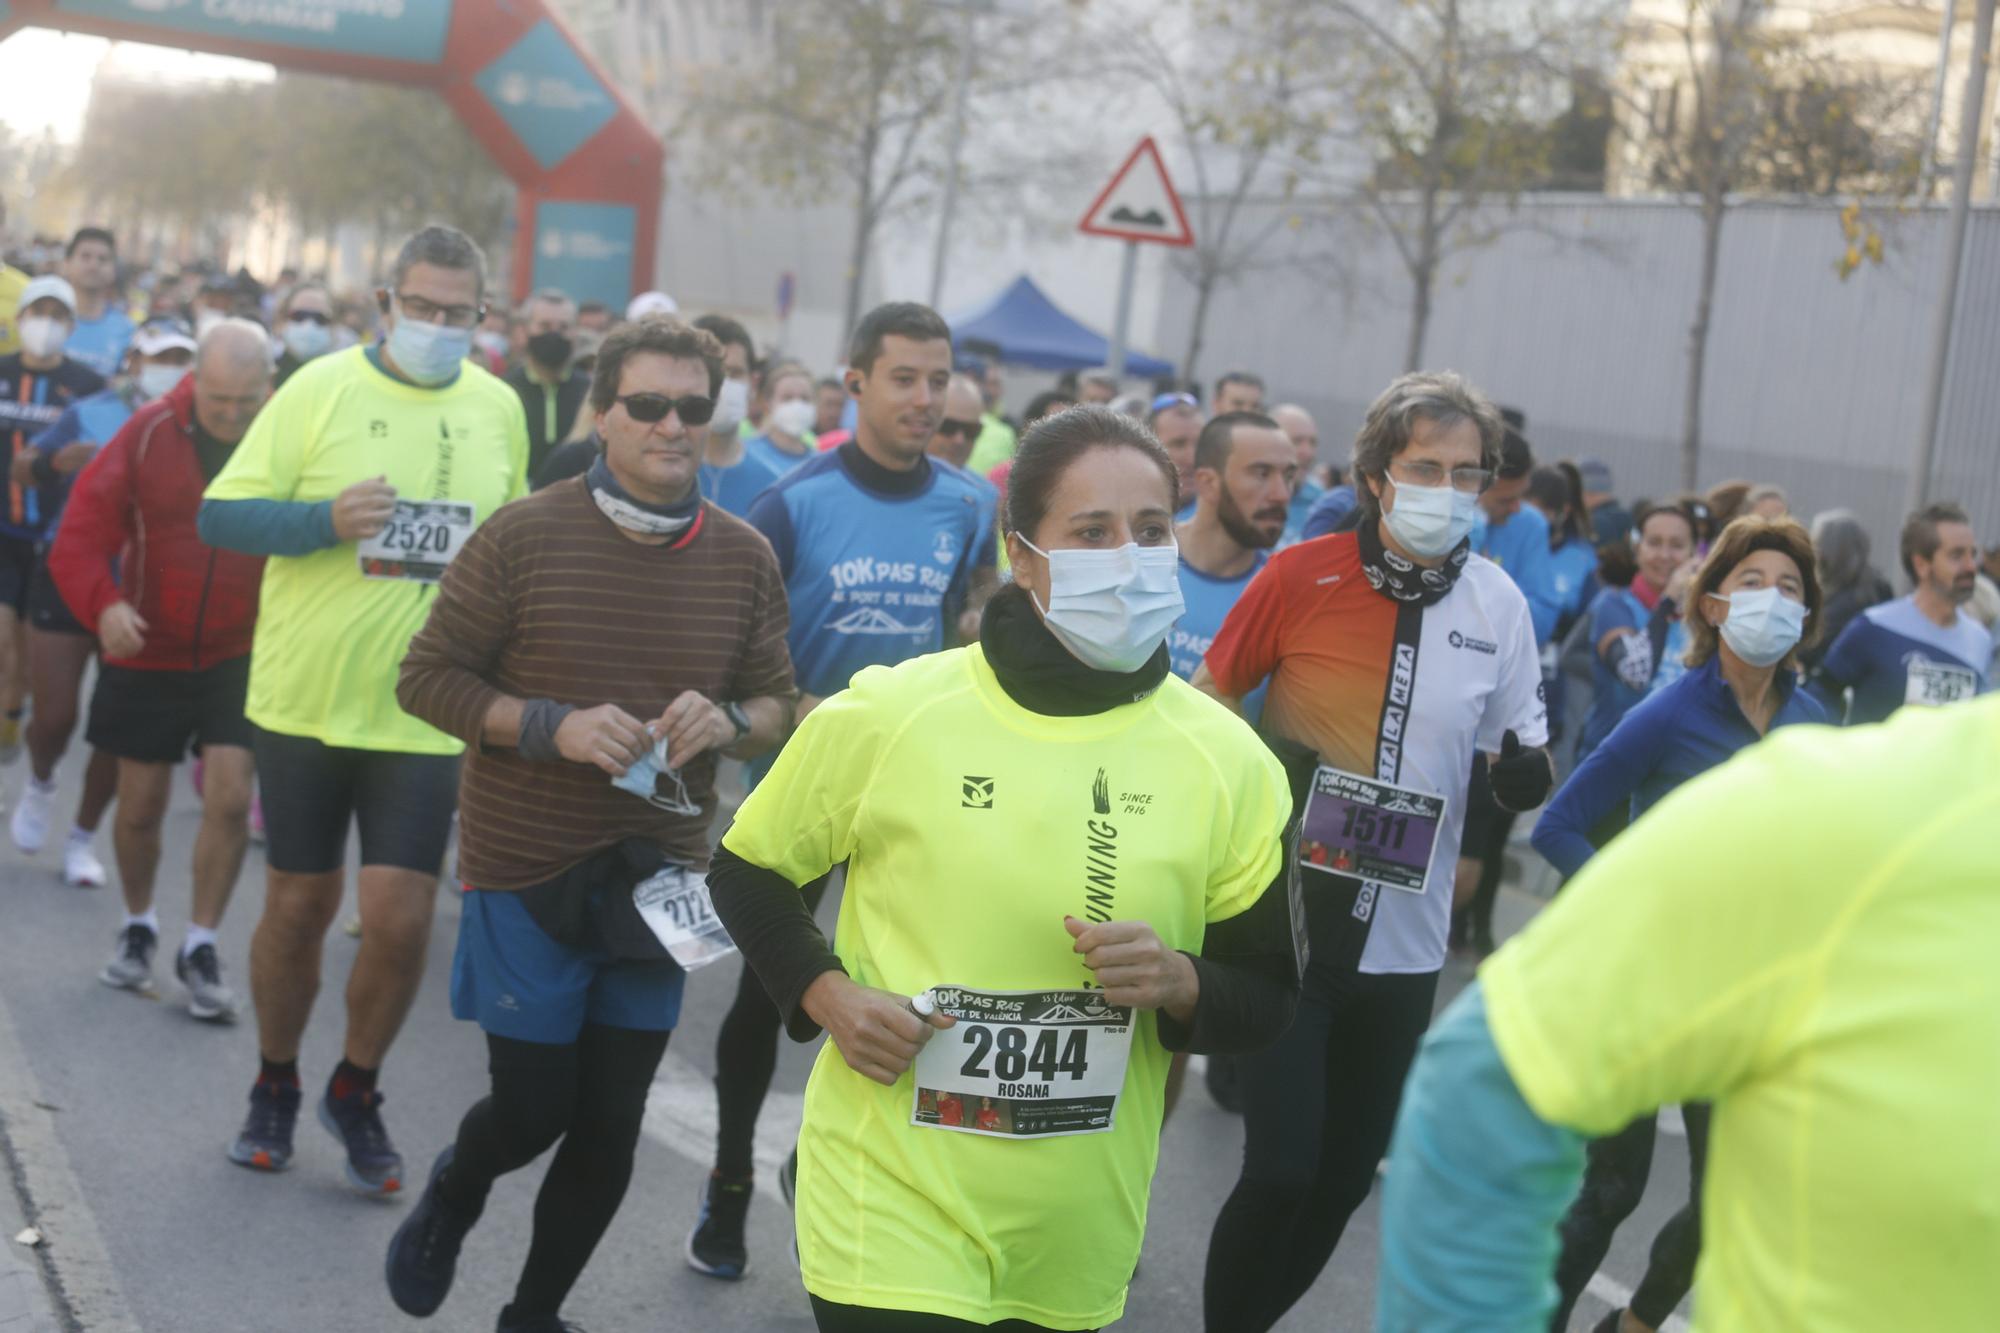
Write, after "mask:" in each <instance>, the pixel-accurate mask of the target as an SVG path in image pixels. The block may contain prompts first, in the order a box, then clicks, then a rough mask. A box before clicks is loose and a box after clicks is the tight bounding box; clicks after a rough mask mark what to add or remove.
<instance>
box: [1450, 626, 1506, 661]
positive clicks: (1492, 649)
mask: <svg viewBox="0 0 2000 1333" xmlns="http://www.w3.org/2000/svg"><path fill="white" fill-rule="evenodd" d="M1445 641H1446V642H1447V643H1449V644H1450V645H1451V646H1452V647H1454V648H1470V649H1471V650H1472V651H1473V652H1475V653H1485V654H1486V655H1487V656H1488V657H1495V656H1498V655H1499V652H1500V645H1499V644H1497V643H1488V642H1487V641H1486V640H1484V639H1475V638H1473V637H1472V636H1471V635H1470V634H1460V633H1459V632H1458V631H1457V630H1453V631H1452V632H1451V633H1450V634H1449V635H1447V636H1446V638H1445Z"/></svg>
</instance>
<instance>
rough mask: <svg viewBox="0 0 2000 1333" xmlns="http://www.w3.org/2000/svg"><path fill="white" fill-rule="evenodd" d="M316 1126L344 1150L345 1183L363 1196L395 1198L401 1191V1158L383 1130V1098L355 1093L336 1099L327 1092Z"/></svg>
mask: <svg viewBox="0 0 2000 1333" xmlns="http://www.w3.org/2000/svg"><path fill="white" fill-rule="evenodd" d="M319 1122H320V1124H322V1125H324V1126H326V1132H327V1133H329V1134H331V1135H333V1137H335V1138H336V1139H339V1140H340V1142H341V1146H342V1147H344V1148H346V1149H347V1183H348V1184H349V1185H352V1186H353V1187H354V1188H355V1189H356V1190H359V1191H360V1192H361V1193H363V1194H382V1195H388V1194H394V1193H396V1192H397V1191H399V1190H401V1189H402V1188H403V1157H402V1154H401V1153H399V1152H397V1151H396V1147H395V1145H394V1144H392V1143H390V1142H389V1131H388V1130H386V1129H384V1128H383V1127H382V1094H381V1093H379V1092H357V1093H355V1094H354V1095H353V1096H351V1097H342V1098H339V1099H337V1100H336V1099H335V1097H334V1095H333V1090H332V1089H331V1088H329V1089H328V1090H327V1093H326V1096H324V1097H322V1098H320V1100H319Z"/></svg>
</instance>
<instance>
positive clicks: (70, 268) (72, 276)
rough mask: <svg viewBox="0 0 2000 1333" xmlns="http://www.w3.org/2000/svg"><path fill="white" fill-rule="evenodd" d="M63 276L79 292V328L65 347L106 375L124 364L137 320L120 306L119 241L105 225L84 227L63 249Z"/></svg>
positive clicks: (77, 300) (70, 353) (109, 376)
mask: <svg viewBox="0 0 2000 1333" xmlns="http://www.w3.org/2000/svg"><path fill="white" fill-rule="evenodd" d="M62 273H63V277H64V278H66V279H68V280H69V285H70V287H71V288H73V289H74V290H75V292H76V327H75V328H74V329H72V330H71V331H70V335H69V341H68V342H67V343H65V344H64V345H63V352H64V353H65V354H66V355H67V356H69V357H70V359H71V360H74V361H81V362H82V363H83V364H84V365H86V366H89V367H90V368H91V369H92V370H94V371H96V372H97V373H98V374H99V375H100V376H102V377H103V378H105V379H109V378H111V376H113V375H115V374H117V373H118V368H119V367H120V366H122V365H124V364H125V349H126V347H127V346H129V345H130V344H131V341H132V333H133V328H132V319H131V316H129V315H127V314H126V313H125V312H124V311H123V310H121V309H119V307H118V302H117V301H116V300H115V299H114V298H115V297H116V296H117V294H118V241H117V239H116V238H115V237H114V236H112V234H111V233H110V232H108V231H106V230H105V229H104V228H102V227H79V228H78V229H77V232H76V234H75V235H74V236H72V237H70V238H69V248H68V249H67V250H65V251H64V252H63V266H62Z"/></svg>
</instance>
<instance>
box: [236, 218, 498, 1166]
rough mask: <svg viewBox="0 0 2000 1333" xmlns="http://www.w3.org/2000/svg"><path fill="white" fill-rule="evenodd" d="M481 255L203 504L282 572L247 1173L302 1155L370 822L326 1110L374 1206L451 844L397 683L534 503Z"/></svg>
mask: <svg viewBox="0 0 2000 1333" xmlns="http://www.w3.org/2000/svg"><path fill="white" fill-rule="evenodd" d="M485 278H486V261H485V257H484V256H483V255H481V254H480V252H479V247H478V246H476V245H474V244H473V242H472V240H471V239H470V238H469V237H467V236H466V235H465V234H464V233H462V232H458V231H454V230H452V229H451V228H449V227H426V228H424V229H423V230H422V231H420V232H418V233H416V234H415V235H414V236H412V237H410V239H409V240H407V241H406V242H404V244H403V246H402V249H401V250H400V252H399V253H398V254H397V256H396V263H395V269H394V273H393V281H392V282H391V284H390V286H388V287H385V288H383V289H382V290H381V291H380V292H378V293H377V299H378V301H379V303H380V305H381V308H382V316H383V322H384V324H385V325H386V326H387V327H388V331H389V332H388V336H387V337H386V338H385V339H384V340H383V342H382V343H381V344H379V345H377V346H373V347H368V348H358V347H357V348H353V349H350V350H348V351H345V352H339V353H334V354H331V355H328V356H323V357H321V358H319V359H318V360H316V361H314V362H312V363H311V364H309V365H308V366H306V367H305V368H304V369H303V370H301V371H299V373H298V374H296V375H294V376H293V377H292V378H291V380H290V382H289V383H287V384H286V385H285V387H284V389H283V390H282V391H280V392H279V393H278V394H277V395H276V396H274V397H273V398H272V400H271V402H270V405H269V406H267V407H266V408H265V409H264V411H263V413H262V414H261V415H259V417H258V418H257V422H256V424H255V425H254V426H253V427H252V428H251V430H250V433H249V434H248V435H247V436H246V437H245V438H244V440H243V443H242V444H241V445H240V446H239V447H238V448H237V450H236V451H235V453H233V454H232V455H231V456H230V459H229V462H228V464H227V466H225V467H224V468H223V471H222V475H221V476H219V477H217V478H216V479H215V481H214V482H213V483H211V484H210V486H209V488H208V495H207V499H206V500H205V501H204V503H203V504H202V507H201V516H200V530H201V537H202V540H203V541H205V542H207V543H209V544H210V545H212V546H219V547H222V548H224V549H227V550H235V551H241V552H244V553H245V554H248V555H264V556H270V557H272V559H271V560H270V562H269V564H268V565H267V566H266V568H265V571H264V584H263V592H262V601H261V605H260V608H259V613H258V618H257V632H256V642H255V648H254V651H253V653H252V657H251V667H250V687H249V688H250V693H249V706H248V712H249V717H250V720H251V721H252V722H253V723H255V724H256V729H255V731H254V733H253V739H254V748H255V751H256V758H257V770H258V773H259V775H260V779H261V786H262V788H263V790H264V791H265V792H266V793H267V794H269V796H270V798H271V799H270V800H268V801H266V802H265V803H264V821H265V826H266V832H267V835H268V848H267V853H266V857H267V861H268V863H269V876H268V879H269V883H268V886H267V893H266V898H265V903H264V915H263V917H262V918H261V919H260V920H259V921H258V923H257V932H256V935H255V936H254V937H253V938H252V940H251V944H250V990H251V998H252V999H253V1001H254V1002H255V1004H256V1007H257V1040H258V1046H259V1049H260V1051H261V1054H262V1056H263V1066H262V1069H261V1071H260V1072H259V1074H258V1077H257V1080H256V1082H255V1084H254V1085H253V1086H252V1088H251V1091H250V1114H249V1118H248V1120H247V1121H246V1122H245V1124H244V1126H243V1131H242V1133H241V1134H240V1135H238V1136H237V1138H236V1141H235V1142H234V1143H233V1144H232V1145H231V1146H230V1150H229V1155H230V1158H231V1160H233V1161H235V1162H237V1163H239V1164H241V1165H244V1166H249V1167H254V1168H257V1169H259V1170H266V1171H280V1170H283V1169H284V1168H285V1167H286V1166H288V1165H290V1163H291V1158H292V1129H293V1125H294V1122H295V1121H296V1120H297V1117H298V1109H299V1102H300V1090H299V1072H298V1053H299V1039H300V1037H301V1035H302V1034H303V1033H304V1031H305V1026H306V1019H307V1018H308V1017H309V1016H310V1014H311V1012H312V1004H313V999H314V996H315V995H316V994H317V992H318V990H319V969H320V951H321V944H322V941H323V940H324V938H325V935H326V930H327V927H328V926H329V925H330V924H331V923H332V921H333V918H334V916H335V914H336V913H337V912H338V911H339V909H340V899H341V888H342V884H341V881H342V868H343V866H344V864H345V862H346V849H347V830H348V825H349V824H350V823H353V824H356V825H358V826H359V828H360V838H361V872H360V875H359V877H358V879H357V883H356V898H357V900H358V902H359V903H360V908H361V924H362V930H361V945H360V949H359V952H357V953H356V955H355V959H354V968H353V972H352V974H351V975H350V976H349V978H348V984H347V1033H346V1044H345V1052H344V1053H345V1058H344V1059H342V1060H341V1062H340V1064H339V1066H338V1067H337V1068H336V1069H335V1070H334V1072H333V1076H332V1078H331V1079H330V1080H329V1082H328V1084H327V1090H326V1095H325V1097H324V1098H322V1099H321V1101H320V1104H319V1117H320V1122H321V1123H322V1124H323V1125H325V1126H326V1127H327V1128H328V1130H329V1131H330V1132H331V1133H333V1135H334V1137H335V1138H337V1139H338V1140H340V1141H341V1143H342V1145H343V1147H344V1148H345V1149H346V1153H347V1179H348V1182H349V1183H350V1184H351V1185H352V1186H354V1188H356V1189H357V1190H360V1191H362V1192H364V1193H370V1194H389V1193H394V1192H395V1191H397V1190H398V1189H400V1188H401V1187H402V1179H403V1161H402V1158H401V1157H400V1156H398V1155H397V1153H396V1150H395V1148H394V1147H393V1146H391V1144H390V1141H389V1136H388V1132H387V1131H386V1130H385V1129H384V1128H383V1126H382V1117H381V1111H380V1108H381V1104H382V1097H381V1094H380V1093H379V1092H378V1091H377V1090H376V1075H377V1072H378V1071H379V1070H380V1068H381V1065H382V1060H383V1057H384V1056H386V1055H387V1054H388V1051H389V1046H390V1044H391V1043H392V1042H393V1041H394V1040H395V1037H396V1031H397V1029H398V1028H399V1027H401V1026H402V1021H403V1016H404V1015H405V1014H406V1013H407V1012H408V1011H409V1007H410V1002H411V1001H412V1000H413V999H415V998H416V993H417V987H418V986H419V985H420V984H421V982H422V980H423V966H424V950H425V946H426V944H427V943H428V941H429V939H430V928H431V913H432V909H433V906H434V903H435V899H436V896H437V875H438V870H439V868H440V866H441V864H442V863H443V861H444V850H445V843H446V842H447V840H448V839H449V838H450V835H451V822H452V810H453V806H454V804H455V798H456V785H457V780H458V755H459V750H460V748H461V747H460V744H459V742H458V741H457V740H456V739H454V738H453V737H451V736H448V735H446V734H444V733H443V732H441V731H438V730H436V729H435V728H433V727H431V726H429V725H428V724H426V723H424V722H422V721H419V720H418V719H416V718H413V717H410V716H408V715H407V714H405V713H404V712H403V711H402V709H401V708H399V707H398V706H397V703H396V697H395V671H396V667H397V665H398V663H400V661H401V660H402V654H403V651H404V648H405V646H406V645H407V644H408V643H409V640H410V636H411V635H413V634H414V633H415V632H416V631H417V629H418V627H419V626H421V625H422V624H423V620H424V615H425V613H426V611H427V610H428V609H429V606H430V601H431V590H432V588H433V587H434V586H435V585H436V583H437V580H438V577H439V575H440V574H442V572H443V570H444V567H445V566H446V565H447V564H448V563H449V562H450V560H451V558H452V556H453V555H454V554H455V553H456V552H457V550H458V549H459V548H460V547H461V546H463V545H464V543H465V540H466V538H468V537H469V536H471V535H472V532H473V530H474V529H475V528H476V527H477V526H478V525H479V524H480V523H482V522H484V521H485V520H486V519H488V518H491V517H492V516H493V513H494V511H496V510H497V509H499V508H500V506H501V505H503V504H505V503H507V501H509V500H512V499H514V498H516V497H517V496H519V495H521V494H523V493H524V492H525V491H526V489H527V484H526V479H525V476H524V472H525V469H526V467H527V461H528V437H527V424H526V422H525V420H524V419H523V418H522V415H521V400H520V399H519V398H518V397H517V396H515V394H514V392H513V390H511V389H509V388H508V387H507V386H506V384H505V383H503V382H502V381H500V380H499V379H496V378H495V377H494V376H492V375H489V374H488V373H487V372H485V371H484V370H481V369H479V368H478V367H477V366H475V365H469V364H467V361H466V356H467V353H468V352H469V351H470V350H471V345H472V330H473V329H474V328H476V327H477V326H478V324H479V317H480V312H481V309H482V307H483V305H484V301H485V290H486V282H485Z"/></svg>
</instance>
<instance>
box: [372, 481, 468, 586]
mask: <svg viewBox="0 0 2000 1333" xmlns="http://www.w3.org/2000/svg"><path fill="white" fill-rule="evenodd" d="M475 525H476V516H475V514H474V511H473V508H472V506H471V505H469V504H461V503H460V502H458V501H456V500H398V501H396V512H395V513H394V514H392V515H390V516H389V521H388V522H387V523H386V524H384V525H383V527H382V530H381V531H380V532H378V533H376V534H375V535H374V536H373V537H366V538H363V539H362V540H361V541H359V542H357V543H356V544H355V549H356V551H357V552H358V554H359V556H360V559H361V573H362V575H363V576H364V577H366V578H371V579H409V580H414V581H416V582H419V583H436V582H437V581H438V580H439V579H441V578H443V577H444V569H445V566H446V565H449V564H450V563H451V562H452V559H453V557H455V556H457V554H458V552H459V548H460V547H462V546H464V545H465V539H466V538H468V537H470V536H471V535H472V529H473V527H474V526H475Z"/></svg>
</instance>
